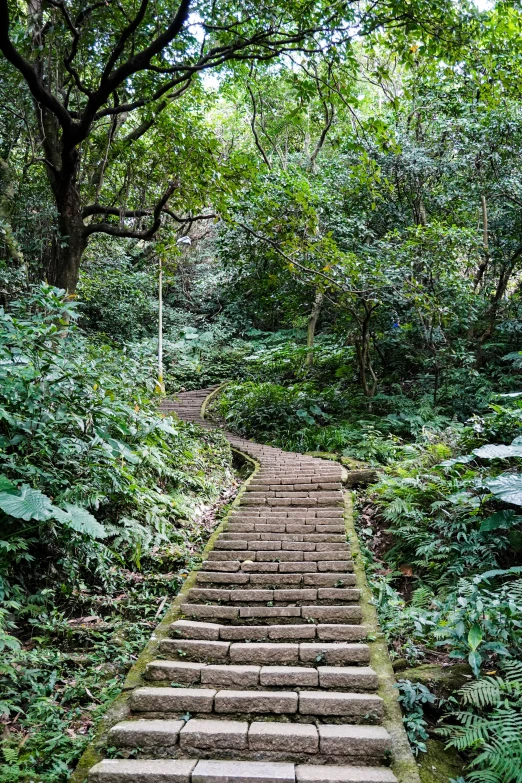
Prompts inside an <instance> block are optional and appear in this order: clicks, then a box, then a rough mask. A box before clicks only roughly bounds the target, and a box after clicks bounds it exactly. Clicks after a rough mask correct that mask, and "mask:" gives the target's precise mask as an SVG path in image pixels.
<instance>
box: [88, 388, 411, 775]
mask: <svg viewBox="0 0 522 783" xmlns="http://www.w3.org/2000/svg"><path fill="white" fill-rule="evenodd" d="M210 391H212V390H211V389H203V390H201V391H198V392H186V393H184V394H180V395H179V398H178V400H177V401H176V402H174V403H172V402H167V403H164V404H163V406H162V407H163V410H165V411H175V412H176V413H178V415H179V416H180V417H182V418H183V419H185V420H189V421H199V423H200V424H202V425H203V426H205V427H211V426H212V425H211V424H210V423H209V422H207V421H204V420H202V419H201V418H200V410H201V405H202V403H203V402H204V400H205V398H206V397H207V395H208V394H209V392H210ZM227 437H228V439H229V441H230V443H231V444H232V446H233V447H235V448H237V449H239V450H240V451H242V452H244V453H246V454H247V455H249V456H251V457H253V458H254V459H255V460H256V461H257V462H258V463H259V464H260V468H259V470H258V471H257V473H256V474H255V475H254V477H253V479H252V480H251V481H250V483H249V484H248V486H247V489H246V491H245V492H244V494H243V495H242V498H241V502H240V505H239V506H238V507H237V508H236V510H235V511H233V513H232V514H231V516H230V517H229V520H228V523H227V524H226V528H225V530H224V532H223V533H221V535H220V536H219V537H218V539H217V540H216V542H215V546H214V549H213V550H212V551H211V552H210V554H209V557H208V559H207V560H206V561H205V562H204V563H203V565H202V567H201V570H200V571H198V573H197V587H194V588H192V589H190V591H189V592H188V595H187V597H186V603H184V604H183V605H182V612H183V615H184V618H185V619H182V620H177V621H176V622H174V623H173V625H172V626H171V634H170V638H167V639H164V640H163V641H162V642H161V644H160V655H161V657H160V658H158V659H157V660H154V661H152V662H151V663H149V664H148V667H147V678H148V680H149V681H150V685H147V686H146V687H140V688H137V689H136V690H135V691H134V692H133V693H132V695H131V697H130V698H131V704H130V706H131V717H132V720H128V721H125V722H122V723H119V724H117V725H116V726H114V727H113V728H112V730H111V733H110V744H112V745H115V746H118V747H120V748H123V749H129V750H131V751H132V752H133V755H134V758H129V759H112V760H110V759H107V760H104V761H102V762H101V763H99V764H97V765H96V766H95V767H94V768H93V769H92V770H91V772H90V775H89V783H283V781H284V783H295V782H296V781H297V783H305V782H306V783H396V778H395V776H394V774H393V773H392V772H391V771H390V769H389V768H387V767H386V761H387V760H389V757H390V752H391V747H390V745H391V741H390V736H389V735H388V732H387V731H386V730H385V729H384V728H383V727H382V726H381V725H379V724H380V722H381V719H382V715H383V704H382V701H381V699H380V698H379V696H377V695H376V694H375V690H376V688H377V675H376V673H375V672H374V671H373V670H372V669H371V668H370V667H369V665H368V663H369V648H368V646H367V645H366V644H364V642H363V641H362V640H363V639H364V638H365V636H366V629H365V628H364V626H362V625H361V624H360V623H361V616H362V615H361V609H360V607H359V605H358V601H359V591H358V590H357V589H355V588H354V586H353V585H354V584H355V576H354V574H353V563H352V560H351V553H350V549H349V546H348V544H347V543H346V532H345V527H344V523H343V498H342V492H341V467H340V466H339V465H338V464H337V463H332V462H326V461H324V460H320V459H315V458H312V457H306V456H303V455H300V454H293V453H288V452H285V451H282V450H281V449H277V448H270V447H268V446H261V445H259V444H256V443H252V442H251V441H248V440H246V439H244V438H239V437H236V436H235V435H232V434H227Z"/></svg>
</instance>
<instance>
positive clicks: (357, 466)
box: [339, 457, 371, 470]
mask: <svg viewBox="0 0 522 783" xmlns="http://www.w3.org/2000/svg"><path fill="white" fill-rule="evenodd" d="M339 462H340V463H341V464H342V465H344V466H345V468H348V470H366V469H367V468H370V467H371V465H370V463H369V462H363V461H362V460H360V459H353V457H341V458H340V460H339Z"/></svg>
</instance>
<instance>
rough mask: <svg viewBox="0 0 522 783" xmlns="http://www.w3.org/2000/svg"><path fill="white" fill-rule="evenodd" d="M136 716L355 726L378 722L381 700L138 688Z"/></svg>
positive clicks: (333, 694)
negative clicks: (306, 720) (270, 718)
mask: <svg viewBox="0 0 522 783" xmlns="http://www.w3.org/2000/svg"><path fill="white" fill-rule="evenodd" d="M130 706H131V709H132V711H133V712H134V713H154V714H156V715H159V714H168V715H172V716H174V715H176V716H181V715H184V714H185V713H187V712H188V713H190V714H192V715H199V714H210V713H217V714H221V715H235V716H237V715H255V714H265V715H270V714H272V715H296V714H299V715H307V716H323V715H324V716H339V717H341V716H342V717H344V718H347V719H349V721H350V722H352V723H378V722H379V721H380V720H381V719H382V715H383V705H382V699H381V698H380V697H379V696H376V695H375V694H369V693H353V692H349V693H347V692H341V691H305V690H302V691H299V692H297V691H282V690H277V691H274V690H228V689H222V690H216V689H214V688H169V687H163V688H157V687H152V686H146V687H143V688H137V689H136V690H135V691H133V693H132V694H131V697H130Z"/></svg>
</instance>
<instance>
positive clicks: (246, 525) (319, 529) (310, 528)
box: [225, 519, 346, 535]
mask: <svg viewBox="0 0 522 783" xmlns="http://www.w3.org/2000/svg"><path fill="white" fill-rule="evenodd" d="M225 533H279V534H284V533H287V534H288V533H290V534H293V533H303V534H308V533H337V534H343V535H346V529H345V527H344V524H341V523H337V524H332V522H331V521H328V520H325V522H324V523H322V524H321V523H319V524H318V520H317V519H314V520H312V521H311V522H308V523H291V522H288V524H285V523H284V522H279V523H277V522H254V521H249V522H233V521H232V522H227V524H226V525H225Z"/></svg>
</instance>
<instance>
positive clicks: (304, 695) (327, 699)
mask: <svg viewBox="0 0 522 783" xmlns="http://www.w3.org/2000/svg"><path fill="white" fill-rule="evenodd" d="M216 699H217V696H216ZM299 712H300V714H301V715H342V716H343V717H345V718H350V719H351V720H353V721H358V720H359V721H361V720H365V721H367V720H368V719H373V720H375V721H376V720H380V719H381V718H382V714H383V704H382V699H381V698H380V697H379V696H375V695H374V694H367V693H339V692H335V691H300V693H299Z"/></svg>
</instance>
